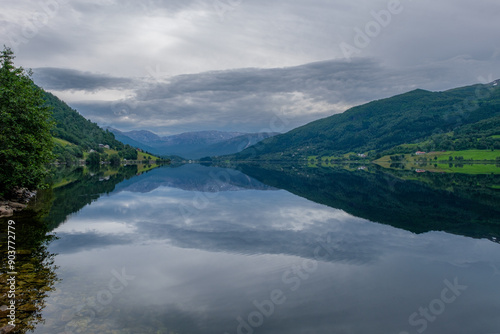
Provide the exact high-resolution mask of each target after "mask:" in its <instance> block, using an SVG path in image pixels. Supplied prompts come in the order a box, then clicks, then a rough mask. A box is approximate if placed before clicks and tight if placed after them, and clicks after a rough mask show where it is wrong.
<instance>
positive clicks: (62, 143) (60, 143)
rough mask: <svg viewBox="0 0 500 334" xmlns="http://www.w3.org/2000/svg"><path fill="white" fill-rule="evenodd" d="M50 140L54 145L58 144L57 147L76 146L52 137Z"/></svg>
mask: <svg viewBox="0 0 500 334" xmlns="http://www.w3.org/2000/svg"><path fill="white" fill-rule="evenodd" d="M52 139H53V140H54V143H55V144H59V145H61V146H63V147H66V146H76V145H75V144H72V143H70V142H69V141H66V140H64V139H61V138H56V137H52Z"/></svg>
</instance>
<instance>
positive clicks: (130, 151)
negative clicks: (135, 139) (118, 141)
mask: <svg viewBox="0 0 500 334" xmlns="http://www.w3.org/2000/svg"><path fill="white" fill-rule="evenodd" d="M119 155H120V157H122V158H123V159H127V160H137V155H138V154H137V150H136V149H135V148H133V147H132V146H129V145H125V146H124V148H123V150H122V151H120V152H119Z"/></svg>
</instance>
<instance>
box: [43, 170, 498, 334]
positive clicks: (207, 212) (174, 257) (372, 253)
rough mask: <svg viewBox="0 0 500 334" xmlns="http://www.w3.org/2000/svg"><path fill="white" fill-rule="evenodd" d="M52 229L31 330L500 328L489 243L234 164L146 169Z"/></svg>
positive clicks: (478, 333) (398, 331)
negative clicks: (306, 192) (52, 276)
mask: <svg viewBox="0 0 500 334" xmlns="http://www.w3.org/2000/svg"><path fill="white" fill-rule="evenodd" d="M304 177H310V176H308V175H305V176H304ZM291 180H292V181H290V182H291V183H293V182H294V181H293V180H294V178H293V177H292V178H291ZM102 182H106V180H102ZM392 186H393V185H392ZM331 187H333V186H331ZM318 188H321V185H318ZM332 189H333V188H332ZM318 191H319V190H318ZM323 191H324V189H323ZM310 193H311V196H314V194H315V193H316V192H315V191H312V192H311V191H310ZM87 195H89V194H86V193H84V192H83V193H80V194H78V193H74V194H73V195H72V196H87ZM415 196H418V195H415ZM345 200H346V201H347V203H349V201H350V200H349V196H348V194H347V195H346V198H345ZM369 200H370V198H369V196H368V197H367V198H366V199H365V200H364V201H365V202H363V200H361V201H358V202H356V203H354V204H352V205H353V206H358V207H359V209H360V210H362V209H366V207H364V206H365V205H366V206H368V209H369V205H370V203H369ZM415 200H416V201H418V198H416V199H415ZM363 203H366V204H363ZM378 207H379V208H380V209H383V206H382V207H380V205H378ZM434 210H439V205H438V207H437V208H434ZM447 210H449V209H447ZM385 214H386V215H387V216H388V219H389V218H390V217H389V216H390V215H391V211H390V210H387V211H386V213H385ZM408 215H417V216H418V215H419V213H418V210H417V211H414V212H411V213H408ZM408 219H415V217H410V216H408ZM457 219H459V218H457ZM382 220H383V219H382ZM458 223H460V222H458ZM393 225H394V224H393ZM54 232H55V233H56V235H57V236H58V239H57V240H55V241H53V242H52V243H51V244H50V245H49V248H48V250H49V252H52V253H56V254H57V255H56V256H55V257H54V260H55V264H56V265H57V266H58V268H57V269H56V274H57V276H58V278H59V279H60V280H59V281H58V282H57V283H56V284H55V290H54V291H52V292H50V293H49V294H48V297H47V298H46V306H45V308H44V309H43V311H42V317H43V318H44V319H45V320H46V321H45V324H39V325H38V326H37V328H36V329H35V330H34V333H36V334H42V333H50V334H53V333H113V334H115V333H131V334H132V333H134V334H135V333H155V334H157V333H169V334H170V333H179V334H184V333H220V334H224V333H228V334H233V333H245V334H250V333H273V334H274V333H287V334H290V333H293V334H295V333H297V334H298V333H301V334H306V333H311V334H312V333H381V334H382V333H384V334H390V333H394V334H402V333H423V332H425V333H429V334H430V333H440V334H442V333H475V334H491V333H500V288H499V286H500V285H499V283H500V244H498V243H497V242H495V238H489V239H488V238H487V236H485V237H476V238H472V237H471V236H466V235H459V234H449V233H446V232H439V231H427V232H425V233H420V234H415V233H413V232H409V231H406V230H404V229H400V228H396V227H392V226H390V225H385V224H381V223H377V222H373V221H370V220H367V219H363V218H358V217H355V216H353V215H351V214H349V213H347V212H346V211H343V210H340V209H336V208H333V207H329V206H326V205H322V204H318V203H315V202H313V201H311V200H308V199H305V198H303V197H300V196H298V195H294V194H292V193H291V192H289V191H286V190H281V189H279V187H273V186H270V185H266V184H263V183H261V182H259V181H257V180H256V179H253V178H251V177H249V176H247V175H245V174H242V173H240V172H236V171H234V170H230V169H222V168H215V167H203V166H199V165H186V166H182V167H179V168H159V169H155V170H153V171H151V172H149V173H147V174H143V175H140V176H136V177H133V178H131V179H129V180H126V181H123V182H121V183H119V184H117V185H116V187H115V188H114V190H113V191H112V192H110V193H108V194H105V195H103V196H101V197H99V196H97V197H96V198H94V201H93V202H91V203H90V204H88V205H86V206H84V207H83V208H82V209H81V210H80V211H78V212H76V213H73V214H71V215H70V216H68V217H67V218H66V220H65V221H64V222H63V223H62V224H60V225H59V226H58V227H57V228H56V229H55V230H54Z"/></svg>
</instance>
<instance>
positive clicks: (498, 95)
mask: <svg viewBox="0 0 500 334" xmlns="http://www.w3.org/2000/svg"><path fill="white" fill-rule="evenodd" d="M498 82H499V81H498V80H496V81H493V82H492V83H489V84H476V85H471V86H465V87H458V88H454V89H450V90H447V91H442V92H431V91H426V90H423V89H415V90H412V91H410V92H407V93H403V94H399V95H395V96H393V97H389V98H385V99H380V100H375V101H371V102H368V103H366V104H363V105H360V106H356V107H353V108H350V109H348V110H346V111H345V112H344V113H341V114H334V115H332V116H329V117H325V118H322V119H319V120H316V121H313V122H310V123H308V124H306V125H303V126H301V127H298V128H296V129H293V130H291V131H289V132H287V133H285V134H281V135H277V136H275V137H273V138H270V139H266V140H263V141H261V142H259V143H257V144H256V145H254V146H252V147H250V148H248V149H246V150H243V151H242V152H240V153H237V154H235V155H233V156H231V157H229V158H231V159H236V160H247V159H255V158H257V159H261V158H264V159H267V158H278V157H283V156H285V157H294V156H296V155H300V156H318V155H327V156H328V155H335V154H342V155H343V154H346V153H350V152H353V153H369V152H381V151H386V150H391V149H393V148H395V147H397V146H399V145H403V144H417V143H419V142H422V141H424V140H427V139H430V138H434V137H433V136H439V135H444V134H447V133H448V134H449V133H453V132H454V131H457V130H459V129H460V128H462V127H464V126H467V125H471V124H475V123H478V122H484V123H486V124H489V126H490V129H489V131H490V133H491V134H493V135H496V134H500V129H496V128H494V124H496V117H500V89H499V88H500V86H499V85H498ZM489 121H491V122H489ZM485 126H486V125H485ZM497 130H498V131H497ZM497 132H498V133H497ZM472 136H473V134H469V137H470V138H472ZM469 137H468V138H467V140H468V139H470V138H469ZM476 137H477V136H476ZM436 138H437V137H436ZM480 139H481V138H480ZM433 143H434V144H433V145H434V147H437V146H439V145H436V141H434V142H433ZM489 145H490V147H491V148H494V147H496V146H495V145H497V144H491V143H490V144H489ZM492 145H493V146H492ZM428 148H429V149H432V148H433V146H432V145H431V146H430V147H428ZM499 148H500V147H499Z"/></svg>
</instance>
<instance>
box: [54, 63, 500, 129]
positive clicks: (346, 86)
mask: <svg viewBox="0 0 500 334" xmlns="http://www.w3.org/2000/svg"><path fill="white" fill-rule="evenodd" d="M464 61H465V62H466V61H467V60H464V59H456V60H455V62H458V63H460V62H464ZM453 67H454V64H452V65H450V64H449V63H448V64H446V63H445V64H431V65H428V66H421V67H414V68H405V69H391V68H388V67H386V66H384V65H382V64H381V63H380V62H378V61H376V60H373V59H362V58H358V59H353V60H352V61H350V62H347V61H344V60H340V61H339V60H330V61H322V62H315V63H310V64H305V65H301V66H295V67H287V68H272V69H257V68H247V69H239V70H227V71H211V72H204V73H199V74H189V75H180V76H175V77H172V78H169V79H168V81H164V82H150V81H148V80H146V79H135V81H134V83H133V85H132V86H134V87H136V88H135V89H134V96H133V97H130V98H128V99H124V100H120V101H114V102H109V101H108V102H103V101H90V102H89V101H87V102H79V103H74V104H73V105H74V106H75V107H77V109H78V110H80V112H82V113H83V114H84V115H85V116H86V117H88V118H91V119H93V120H94V121H97V122H99V123H101V124H103V125H109V126H113V127H117V128H119V129H140V128H147V129H151V130H154V131H156V132H159V133H174V132H182V131H193V130H200V129H217V130H238V131H277V132H281V131H287V130H290V129H292V128H294V127H297V126H300V125H303V124H305V123H307V122H310V121H313V120H315V119H318V118H321V117H326V116H329V115H332V114H334V113H339V112H343V111H345V110H346V109H348V108H349V107H351V106H354V105H358V104H361V103H364V102H368V101H371V100H374V99H380V98H385V97H390V96H392V95H396V94H400V93H403V92H406V91H409V90H413V89H416V88H424V89H429V90H441V89H448V88H452V87H453V83H452V82H451V81H453V82H461V83H463V84H464V85H465V84H466V83H474V82H477V81H478V80H479V79H476V80H473V79H472V78H471V75H470V74H469V73H458V74H456V73H454V72H453ZM485 73H487V72H485ZM62 74H64V73H62ZM98 78H100V79H102V80H103V81H106V80H110V81H111V80H112V79H104V78H101V77H100V76H99V77H98ZM442 78H450V80H449V81H450V82H447V81H446V80H443V79H442ZM65 80H70V79H69V78H65V79H58V78H55V79H54V81H55V82H56V83H59V82H60V81H65ZM113 80H114V79H113ZM485 80H486V79H485ZM491 80H493V77H491ZM76 81H77V83H68V87H75V86H77V85H78V84H79V82H80V81H83V82H90V83H93V84H94V86H92V85H89V89H91V90H93V89H96V88H99V87H103V86H102V85H100V81H99V80H94V76H93V75H89V78H88V80H83V79H81V78H80V77H77V80H76ZM117 83H118V84H121V83H122V82H121V81H117ZM112 84H113V83H112V82H111V83H110V84H109V86H110V87H111V86H112ZM126 84H127V85H129V83H128V82H126ZM52 85H53V84H51V83H49V86H52ZM108 88H109V87H108Z"/></svg>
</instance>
